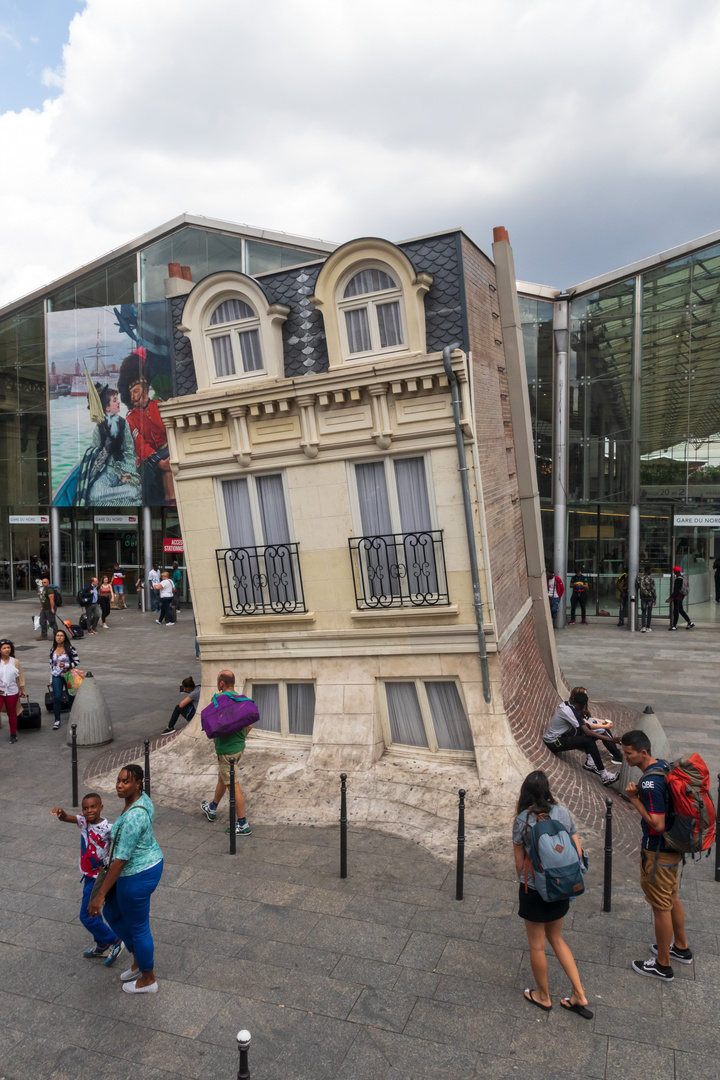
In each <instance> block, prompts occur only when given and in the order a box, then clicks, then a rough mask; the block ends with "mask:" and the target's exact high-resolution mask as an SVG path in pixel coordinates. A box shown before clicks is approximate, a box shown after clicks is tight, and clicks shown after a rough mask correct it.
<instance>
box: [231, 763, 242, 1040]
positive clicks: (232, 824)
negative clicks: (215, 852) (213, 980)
mask: <svg viewBox="0 0 720 1080" xmlns="http://www.w3.org/2000/svg"><path fill="white" fill-rule="evenodd" d="M236 845H237V836H236V834H235V758H234V757H231V758H230V854H231V855H234V854H235V848H236ZM239 1038H240V1036H239V1035H238V1039H239Z"/></svg>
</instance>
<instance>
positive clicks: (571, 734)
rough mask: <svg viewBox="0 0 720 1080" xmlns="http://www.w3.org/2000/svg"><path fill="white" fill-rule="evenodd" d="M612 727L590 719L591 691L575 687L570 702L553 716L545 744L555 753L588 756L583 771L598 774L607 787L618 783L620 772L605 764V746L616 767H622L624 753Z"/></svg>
mask: <svg viewBox="0 0 720 1080" xmlns="http://www.w3.org/2000/svg"><path fill="white" fill-rule="evenodd" d="M610 728H612V722H611V721H609V720H603V721H598V720H594V719H593V718H592V717H591V716H590V710H589V707H588V693H587V690H586V689H585V687H583V686H575V687H573V689H572V690H571V691H570V697H569V698H568V700H567V701H563V702H561V704H560V705H558V707H557V709H556V710H555V712H554V713H553V716H552V718H551V720H550V723H549V725H548V728H547V731H546V732H545V734H544V735H543V742H544V743H545V745H546V746H547V748H548V750H551V751H552V753H553V754H564V753H566V752H567V751H568V750H582V752H583V753H584V754H585V755H586V760H585V762H584V764H583V769H586V770H587V771H588V772H594V773H597V775H598V776H599V777H600V779H601V780H602V782H603V784H614V783H615V781H616V780H617V773H613V772H610V770H609V769H607V768H606V767H605V765H603V760H602V757H601V755H600V748H601V747H603V746H604V747H605V749H606V750H607V751H608V753H609V754H610V760H611V762H612V763H613V765H621V764H622V760H623V759H622V751H621V750H620V748H619V747H618V746H617V744H616V743H615V742H614V741H613V739H612V738H611V737H610Z"/></svg>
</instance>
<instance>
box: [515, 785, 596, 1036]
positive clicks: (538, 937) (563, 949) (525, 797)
mask: <svg viewBox="0 0 720 1080" xmlns="http://www.w3.org/2000/svg"><path fill="white" fill-rule="evenodd" d="M547 819H549V820H550V821H551V822H557V823H559V826H560V827H556V828H555V829H553V830H552V831H553V832H555V836H554V837H553V843H555V842H557V844H558V850H559V847H560V845H561V844H563V846H564V847H565V848H566V852H567V865H568V867H571V866H572V864H573V860H572V855H573V854H574V853H575V854H577V863H576V865H575V867H574V871H575V873H576V874H577V872H578V871H579V870H580V864H581V860H582V858H583V852H582V847H581V846H580V840H579V837H578V831H577V828H576V826H575V822H574V821H573V818H572V815H571V814H570V811H569V810H566V809H565V807H564V806H558V804H557V803H556V802H555V799H554V798H553V796H552V793H551V791H550V784H549V783H548V778H547V776H546V775H545V773H544V772H541V771H540V770H538V771H537V772H531V773H530V774H529V775H528V776H526V777H525V779H524V781H523V783H522V787H521V788H520V796H519V798H518V803H517V810H516V817H515V822H514V824H513V832H512V839H513V854H514V856H515V869H516V871H517V875H518V880H519V882H520V890H519V906H518V915H519V916H520V918H521V919H523V920H524V922H525V931H526V933H527V939H528V944H529V946H530V966H531V967H532V972H533V976H534V978H535V987H534V988H532V989H531V988H529V987H528V988H527V989H526V990H525V997H526V998H527V1000H528V1001H530V1002H532V1004H533V1005H537V1007H538V1008H539V1009H542V1010H543V1011H544V1012H550V1010H551V1009H552V999H551V997H550V987H549V984H548V969H547V957H546V956H545V943H546V942H547V943H548V944H549V945H550V948H551V949H552V951H553V952H554V953H555V956H556V957H557V959H558V961H559V963H560V966H561V967H562V969H563V971H564V972H565V974H566V975H567V977H568V979H569V980H570V984H571V986H572V993H571V994H570V995H569V997H564V998H561V999H560V1005H561V1007H562V1008H564V1009H566V1010H567V1011H568V1012H574V1013H577V1014H578V1016H582V1017H583V1019H585V1020H592V1018H593V1014H592V1012H590V1010H589V1009H588V1008H587V1005H588V999H587V995H586V994H585V991H584V989H583V986H582V983H581V982H580V973H579V972H578V969H577V964H576V963H575V958H574V956H573V954H572V952H571V950H570V947H569V945H568V944H567V942H566V941H565V940H564V939H563V936H562V924H563V919H564V918H565V916H566V915H567V913H568V910H569V908H570V899H569V897H565V898H563V899H557V900H545V899H543V897H542V896H541V895H540V892H539V891H538V888H537V885H538V882H537V881H536V879H535V872H534V870H533V865H532V862H531V846H532V833H533V829H534V827H535V826H536V825H537V824H538V821H545V820H547ZM571 845H572V846H574V852H573V851H572V848H571ZM567 849H569V850H567ZM576 888H577V886H576ZM560 891H562V890H560Z"/></svg>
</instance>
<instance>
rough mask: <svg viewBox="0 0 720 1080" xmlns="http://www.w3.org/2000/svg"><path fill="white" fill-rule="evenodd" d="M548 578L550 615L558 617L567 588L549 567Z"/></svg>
mask: <svg viewBox="0 0 720 1080" xmlns="http://www.w3.org/2000/svg"><path fill="white" fill-rule="evenodd" d="M546 577H547V591H548V600H549V601H550V613H551V615H553V616H555V615H557V610H558V608H559V607H560V601H561V600H562V597H563V593H564V592H565V586H564V585H563V580H562V578H561V577H558V576H557V574H555V573H554V572H553V571H552V570H551V569H550V568H549V567H548V569H547V571H546Z"/></svg>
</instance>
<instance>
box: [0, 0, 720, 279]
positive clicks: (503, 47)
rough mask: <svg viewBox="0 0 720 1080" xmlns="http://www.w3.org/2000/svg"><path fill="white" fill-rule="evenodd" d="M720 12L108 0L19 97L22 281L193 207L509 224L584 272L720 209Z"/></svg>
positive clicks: (7, 173)
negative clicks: (42, 97)
mask: <svg viewBox="0 0 720 1080" xmlns="http://www.w3.org/2000/svg"><path fill="white" fill-rule="evenodd" d="M719 45H720V12H719V11H718V9H716V8H714V7H711V6H708V7H707V8H706V7H705V6H704V5H693V6H692V7H690V8H688V6H687V5H681V4H674V3H666V4H662V5H659V4H657V3H656V2H653V0H637V2H636V3H635V4H633V5H631V6H628V5H627V4H626V3H620V2H619V0H605V2H601V0H587V2H584V3H582V4H558V3H557V2H555V0H536V2H530V0H526V2H522V0H509V2H506V3H505V4H502V5H498V4H496V3H490V2H489V0H446V3H445V5H444V6H442V8H441V7H440V6H439V5H437V4H436V3H434V2H433V3H431V2H430V0H395V2H394V3H387V0H382V2H381V0H366V2H365V3H364V4H363V5H362V6H360V5H349V4H342V3H340V4H339V3H337V0H315V2H314V3H313V4H312V5H308V4H306V3H304V2H302V0H269V2H268V3H266V4H263V5H257V4H255V3H250V2H248V0H204V3H203V4H202V5H198V4H197V2H196V0H173V2H170V0H161V2H156V3H154V4H147V2H146V0H124V3H123V4H117V3H116V2H115V0H88V3H87V6H86V7H85V9H84V10H83V12H82V13H80V14H78V15H76V16H75V18H74V19H73V22H72V24H71V27H70V33H69V42H68V44H67V45H66V47H65V49H64V54H63V63H62V66H61V67H60V68H59V69H58V70H57V71H54V72H47V73H44V74H43V82H44V85H47V86H53V87H57V86H59V87H60V88H61V93H60V94H59V96H57V97H55V98H54V100H52V101H48V102H46V103H45V105H44V107H43V109H42V111H30V110H25V111H23V112H21V113H10V114H4V115H2V116H0V145H2V146H3V147H4V148H5V150H6V154H5V157H6V161H10V162H12V166H11V168H6V169H5V170H3V172H2V173H1V174H0V195H1V196H2V198H1V199H0V228H1V229H2V234H3V236H4V239H5V245H4V246H5V250H6V253H8V254H9V258H6V259H4V260H3V263H2V265H0V297H2V298H3V299H5V300H8V299H11V298H12V297H14V296H17V295H18V294H19V293H23V292H25V291H28V290H29V289H30V288H32V287H34V286H37V285H40V284H42V283H44V281H46V280H48V279H50V278H52V277H55V276H57V275H59V274H61V273H64V272H66V271H67V270H70V269H72V268H73V267H74V266H76V265H79V264H81V263H82V262H85V261H87V260H89V259H91V258H93V257H95V256H97V255H98V254H100V253H102V252H103V251H106V250H108V249H109V248H111V247H113V246H116V245H118V244H121V243H123V242H125V241H126V240H128V239H130V238H132V237H133V236H135V235H137V234H139V233H141V232H143V231H144V230H146V229H148V228H151V227H153V226H155V225H157V224H159V223H161V222H162V221H164V220H166V219H168V218H171V217H173V216H174V215H175V214H177V213H179V212H181V211H182V210H191V211H194V212H197V213H203V214H206V215H208V216H213V217H224V218H228V219H230V220H239V221H246V222H250V223H252V224H257V225H265V226H269V227H273V228H277V229H284V230H286V231H290V232H299V233H304V234H307V235H314V236H323V237H326V238H329V239H336V240H343V239H346V238H348V237H350V236H352V235H357V234H361V233H379V234H382V235H386V236H389V237H391V238H401V237H403V236H407V235H413V234H417V233H423V232H430V231H433V230H436V229H441V228H445V227H447V226H452V225H457V224H462V225H464V226H465V228H466V229H467V230H468V231H469V232H470V234H471V235H472V236H473V237H474V238H475V239H476V240H477V241H478V243H480V245H481V246H484V247H488V246H489V243H490V230H491V228H492V226H493V225H496V224H504V225H506V226H507V227H508V228H509V229H510V235H511V239H512V240H513V242H514V245H515V249H516V264H517V267H518V272H519V273H520V274H521V275H522V276H524V277H528V278H532V279H535V280H549V281H551V282H554V283H557V284H562V285H568V284H571V283H572V282H573V281H576V280H579V279H580V278H581V277H585V276H588V275H590V274H592V273H599V272H601V271H603V270H605V269H609V268H610V267H611V266H612V265H618V264H620V263H622V262H625V261H628V260H630V259H632V258H635V257H640V256H642V255H645V254H650V253H652V251H654V250H659V249H661V248H662V247H665V246H668V245H670V244H673V243H677V242H680V241H682V240H684V239H689V238H690V237H692V236H694V235H699V234H701V233H704V232H708V231H710V230H712V229H714V228H716V227H718V226H720V220H719V219H718V216H717V212H716V204H717V202H716V195H715V188H716V176H717V174H718V171H719V166H720V145H719V130H718V121H717V116H716V112H717V109H716V102H717V100H718V96H719V95H718V91H719V90H720V85H719V84H720V69H718V66H717V64H716V62H715V58H716V56H717V52H718V46H719Z"/></svg>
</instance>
